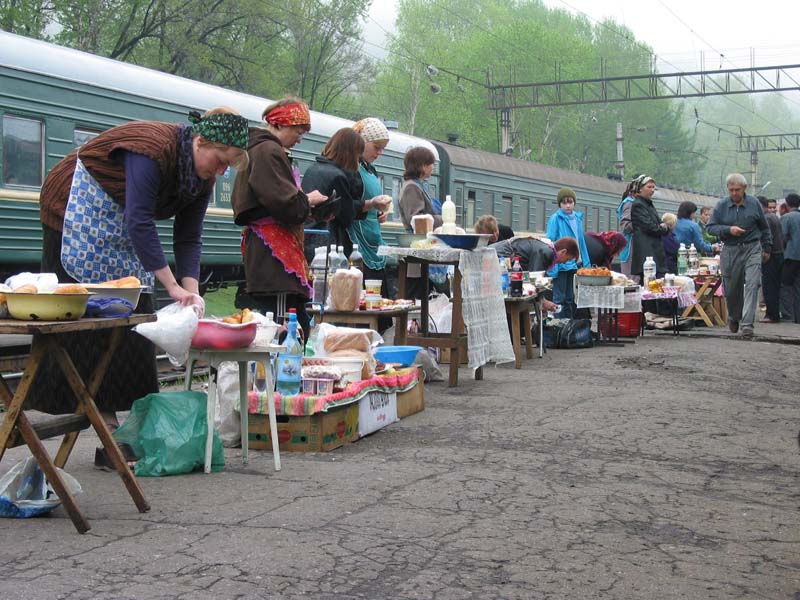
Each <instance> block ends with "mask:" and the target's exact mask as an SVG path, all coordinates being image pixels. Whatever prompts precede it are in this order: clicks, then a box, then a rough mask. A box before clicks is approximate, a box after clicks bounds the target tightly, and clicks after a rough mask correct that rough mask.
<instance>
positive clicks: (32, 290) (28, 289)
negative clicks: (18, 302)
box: [14, 283, 39, 294]
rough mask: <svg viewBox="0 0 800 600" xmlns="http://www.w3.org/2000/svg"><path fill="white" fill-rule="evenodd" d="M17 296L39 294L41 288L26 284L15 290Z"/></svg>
mask: <svg viewBox="0 0 800 600" xmlns="http://www.w3.org/2000/svg"><path fill="white" fill-rule="evenodd" d="M14 293H15V294H38V293H39V288H37V287H36V286H35V285H34V284H32V283H26V284H25V285H21V286H19V287H18V288H15V289H14Z"/></svg>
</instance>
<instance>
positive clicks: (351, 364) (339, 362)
mask: <svg viewBox="0 0 800 600" xmlns="http://www.w3.org/2000/svg"><path fill="white" fill-rule="evenodd" d="M325 362H327V363H329V364H331V365H334V366H336V367H339V370H340V371H341V372H342V378H341V379H340V380H339V381H340V382H341V385H342V387H345V386H346V385H348V384H350V383H357V382H359V381H361V370H362V369H363V368H364V359H363V358H356V357H354V356H347V357H345V356H336V357H334V356H328V357H326V358H325Z"/></svg>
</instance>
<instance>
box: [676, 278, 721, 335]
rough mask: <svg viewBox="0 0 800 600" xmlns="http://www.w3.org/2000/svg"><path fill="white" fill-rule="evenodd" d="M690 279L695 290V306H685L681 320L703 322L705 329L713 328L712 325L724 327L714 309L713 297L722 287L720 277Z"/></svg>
mask: <svg viewBox="0 0 800 600" xmlns="http://www.w3.org/2000/svg"><path fill="white" fill-rule="evenodd" d="M692 279H693V280H694V284H695V288H697V291H696V292H695V298H696V299H697V304H690V305H689V306H687V307H686V309H685V310H684V311H683V314H682V315H681V318H683V319H694V320H695V321H703V323H705V324H706V326H707V327H714V323H716V324H717V325H719V326H720V327H724V326H725V321H724V319H723V318H722V317H721V316H720V315H719V313H718V312H717V310H716V309H715V308H714V295H715V294H716V292H717V290H718V289H719V287H720V286H721V285H722V277H720V276H719V275H698V276H696V277H692ZM694 313H697V314H694ZM692 315H694V316H692Z"/></svg>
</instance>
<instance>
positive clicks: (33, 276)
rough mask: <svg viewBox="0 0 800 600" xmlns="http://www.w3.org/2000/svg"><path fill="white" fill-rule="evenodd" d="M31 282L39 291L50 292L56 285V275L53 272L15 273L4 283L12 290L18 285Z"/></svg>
mask: <svg viewBox="0 0 800 600" xmlns="http://www.w3.org/2000/svg"><path fill="white" fill-rule="evenodd" d="M28 284H33V285H35V286H36V288H37V289H38V290H39V292H52V291H53V290H55V289H56V288H57V287H58V276H57V275H56V274H55V273H31V272H29V271H25V272H24V273H17V274H16V275H12V276H11V277H9V278H8V279H6V285H7V286H8V287H10V288H11V289H12V290H15V289H17V288H18V287H20V286H23V285H28Z"/></svg>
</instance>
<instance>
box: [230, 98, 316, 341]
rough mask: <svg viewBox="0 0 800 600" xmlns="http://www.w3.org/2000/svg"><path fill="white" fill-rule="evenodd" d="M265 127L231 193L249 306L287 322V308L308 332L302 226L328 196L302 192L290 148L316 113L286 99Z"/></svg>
mask: <svg viewBox="0 0 800 600" xmlns="http://www.w3.org/2000/svg"><path fill="white" fill-rule="evenodd" d="M262 117H263V119H264V120H265V121H266V123H267V125H266V128H264V129H262V128H252V129H251V130H250V142H249V145H248V151H249V153H250V164H249V165H248V167H247V169H246V170H241V171H239V174H238V175H237V176H236V182H235V183H234V186H233V194H232V195H231V207H232V208H233V216H234V220H235V221H236V224H237V225H241V226H243V227H244V228H245V229H244V231H243V232H242V254H243V256H244V274H245V280H246V290H247V294H248V296H249V299H250V303H251V306H250V308H253V309H257V310H259V311H261V312H267V311H269V312H273V313H275V315H276V316H277V317H278V319H279V320H280V319H283V318H284V317H285V316H286V314H287V313H288V309H290V308H294V309H296V311H297V321H298V322H299V324H300V326H301V327H302V328H303V331H304V332H305V333H306V334H308V323H309V318H308V314H307V313H306V310H305V305H306V302H308V301H309V299H310V298H311V296H312V294H313V289H312V287H311V275H310V272H309V268H308V263H307V262H306V257H305V255H304V253H303V223H304V222H305V220H306V218H308V215H309V212H310V210H311V208H312V207H314V206H316V205H317V204H321V203H322V202H324V201H325V200H326V199H327V196H324V195H323V194H321V193H319V191H317V190H313V191H310V192H308V193H307V194H306V193H305V192H303V191H302V190H301V189H300V184H299V172H297V171H296V170H294V169H293V168H292V161H291V158H290V157H289V155H288V151H289V149H291V148H292V147H293V146H294V145H296V144H298V143H299V142H300V140H301V139H302V138H303V134H305V133H307V132H308V131H309V130H310V129H311V114H310V112H309V110H308V106H307V105H306V103H305V102H303V101H302V100H300V99H299V98H294V97H290V98H284V99H283V100H279V101H278V102H275V103H273V104H271V105H269V106H268V107H267V108H266V109H265V110H264V112H263V114H262Z"/></svg>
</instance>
